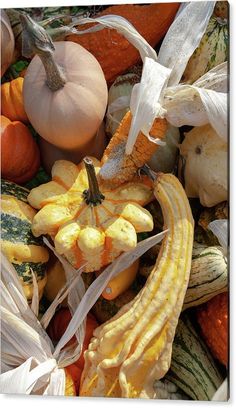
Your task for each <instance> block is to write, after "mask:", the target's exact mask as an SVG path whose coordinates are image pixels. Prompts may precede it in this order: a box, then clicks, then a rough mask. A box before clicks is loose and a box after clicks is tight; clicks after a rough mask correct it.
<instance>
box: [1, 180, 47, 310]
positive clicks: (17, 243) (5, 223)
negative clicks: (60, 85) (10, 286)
mask: <svg viewBox="0 0 236 408" xmlns="http://www.w3.org/2000/svg"><path fill="white" fill-rule="evenodd" d="M28 194H29V191H28V190H27V189H25V188H23V187H21V186H18V185H16V184H15V183H11V182H8V181H5V180H1V210H2V212H1V248H2V251H3V253H4V254H5V256H6V257H7V259H8V260H9V262H11V263H12V265H13V266H14V267H15V269H16V271H17V273H18V276H19V278H20V281H21V283H22V286H23V289H24V293H25V295H26V298H27V300H28V301H29V302H30V301H31V299H32V294H33V278H32V272H31V270H32V271H33V272H34V274H35V275H36V279H37V283H38V290H39V298H41V297H42V295H43V289H44V287H45V284H46V280H47V276H46V263H47V261H48V259H49V254H48V251H47V249H46V248H45V247H44V246H43V243H42V240H41V239H40V238H35V237H34V236H33V235H32V233H31V225H32V220H33V217H34V216H35V214H36V211H35V210H34V209H33V208H32V207H31V206H30V205H29V204H28V203H27V195H28Z"/></svg>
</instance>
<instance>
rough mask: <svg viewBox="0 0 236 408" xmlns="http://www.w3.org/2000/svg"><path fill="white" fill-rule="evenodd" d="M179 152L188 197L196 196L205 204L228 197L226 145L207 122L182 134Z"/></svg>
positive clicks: (209, 204)
mask: <svg viewBox="0 0 236 408" xmlns="http://www.w3.org/2000/svg"><path fill="white" fill-rule="evenodd" d="M180 155H181V156H182V158H183V166H184V167H183V168H182V170H183V174H184V184H185V191H186V194H187V196H188V197H199V199H200V203H201V204H202V205H203V206H205V207H213V206H214V205H216V204H219V203H221V202H222V201H227V200H228V188H227V187H228V184H227V182H228V172H227V170H228V144H227V143H226V142H225V141H224V140H223V139H222V138H220V137H219V136H218V135H217V133H216V132H215V130H214V129H213V128H212V127H211V126H210V125H205V126H199V127H195V128H193V129H192V130H191V131H190V132H188V133H186V134H185V139H184V141H183V143H182V144H181V145H180ZM181 167H182V166H181V165H180V172H181Z"/></svg>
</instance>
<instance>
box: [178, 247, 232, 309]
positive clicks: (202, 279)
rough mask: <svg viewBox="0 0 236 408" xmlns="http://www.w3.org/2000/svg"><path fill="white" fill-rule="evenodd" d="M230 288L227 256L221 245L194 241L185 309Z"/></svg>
mask: <svg viewBox="0 0 236 408" xmlns="http://www.w3.org/2000/svg"><path fill="white" fill-rule="evenodd" d="M227 290H228V268H227V258H226V257H225V256H224V254H223V252H222V250H221V248H220V247H217V246H215V247H214V246H207V245H201V244H198V243H197V242H194V245H193V254H192V265H191V273H190V278H189V283H188V289H187V292H186V295H185V298H184V305H183V310H185V309H187V308H189V307H193V306H197V305H200V304H202V303H205V302H207V301H208V300H209V299H211V298H213V297H214V296H216V295H217V294H218V293H222V292H226V291H227Z"/></svg>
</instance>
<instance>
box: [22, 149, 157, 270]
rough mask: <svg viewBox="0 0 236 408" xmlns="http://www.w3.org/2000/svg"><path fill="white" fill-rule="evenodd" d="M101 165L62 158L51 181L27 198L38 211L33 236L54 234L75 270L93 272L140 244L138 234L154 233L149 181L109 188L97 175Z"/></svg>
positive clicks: (55, 166) (57, 246) (93, 160)
mask: <svg viewBox="0 0 236 408" xmlns="http://www.w3.org/2000/svg"><path fill="white" fill-rule="evenodd" d="M100 167H101V164H100V162H99V161H98V160H96V159H94V158H93V159H92V158H88V157H87V158H85V159H84V160H83V162H82V163H80V164H79V165H78V166H76V165H75V164H74V163H72V162H69V161H66V160H58V161H56V162H55V164H54V166H53V168H52V181H50V182H49V183H46V184H43V185H41V186H39V187H36V188H34V189H32V190H31V192H30V194H29V195H28V201H29V203H30V204H31V205H32V206H33V207H34V208H36V209H39V210H40V211H38V213H37V214H36V216H35V217H34V220H33V224H32V232H33V234H34V236H36V237H37V236H40V235H43V234H49V235H50V236H51V237H52V239H53V240H54V244H55V248H56V251H57V252H58V253H59V254H63V255H64V256H65V257H66V258H67V260H68V261H69V262H70V263H71V264H72V265H73V266H74V267H75V268H79V267H80V266H82V265H84V271H86V272H93V271H97V270H99V269H100V268H101V267H103V266H105V265H108V264H109V263H110V262H112V261H113V260H114V259H115V258H117V257H118V256H119V255H120V254H121V253H122V252H124V251H128V250H130V249H131V248H134V247H135V246H136V244H137V232H141V231H151V230H152V228H153V220H152V216H151V214H150V213H149V212H148V211H147V210H145V209H144V208H142V206H143V205H145V204H147V203H148V201H150V200H151V198H152V188H151V185H150V182H147V184H144V181H145V178H143V181H142V179H140V180H139V181H137V182H130V183H126V184H123V185H122V186H120V187H119V188H116V189H111V190H110V189H105V188H103V185H102V184H100V185H99V184H98V181H97V178H96V174H95V173H98V171H99V170H100Z"/></svg>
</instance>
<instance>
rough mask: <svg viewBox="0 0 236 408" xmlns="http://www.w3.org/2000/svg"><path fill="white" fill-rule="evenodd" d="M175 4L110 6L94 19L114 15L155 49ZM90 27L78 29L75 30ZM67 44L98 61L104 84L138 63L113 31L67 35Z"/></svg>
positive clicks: (137, 57)
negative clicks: (84, 50)
mask: <svg viewBox="0 0 236 408" xmlns="http://www.w3.org/2000/svg"><path fill="white" fill-rule="evenodd" d="M178 8H179V3H165V4H150V5H132V4H125V5H114V6H111V7H107V8H106V9H105V10H104V11H102V12H101V13H99V14H98V15H97V17H101V16H105V15H108V14H115V15H119V16H121V17H124V18H125V19H126V20H128V21H129V22H130V23H131V24H132V25H133V26H134V27H135V28H136V30H137V31H138V32H139V33H140V34H141V35H142V36H143V37H144V38H145V39H146V41H147V42H148V43H149V44H150V45H151V46H153V47H154V46H155V45H156V44H157V43H158V42H159V41H160V40H161V38H162V37H163V36H164V35H165V33H166V32H167V30H168V28H169V26H170V25H171V23H172V21H173V19H174V16H175V14H176V13H177V10H178ZM89 26H90V25H89V24H86V25H84V26H81V25H80V26H78V27H77V29H78V30H84V29H87V28H88V27H89ZM66 39H67V40H69V41H75V42H77V43H79V44H80V45H82V46H83V47H84V48H86V49H87V50H88V51H90V52H91V53H92V54H93V55H94V56H95V57H96V58H97V60H98V61H99V63H100V65H101V67H102V69H103V72H104V74H105V78H106V80H107V82H108V83H110V82H111V81H113V80H114V79H115V78H116V77H117V76H118V75H120V74H122V73H123V72H125V71H126V70H127V69H128V68H129V67H131V66H132V65H134V64H136V63H137V62H138V61H139V60H140V55H139V52H138V51H137V49H136V48H135V47H134V46H133V45H132V44H130V43H129V41H128V40H126V39H125V38H124V36H122V35H121V34H119V33H117V31H116V30H110V29H107V28H104V29H103V30H101V31H97V32H95V33H86V34H83V35H74V34H72V35H69V36H68V37H67V38H66Z"/></svg>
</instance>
